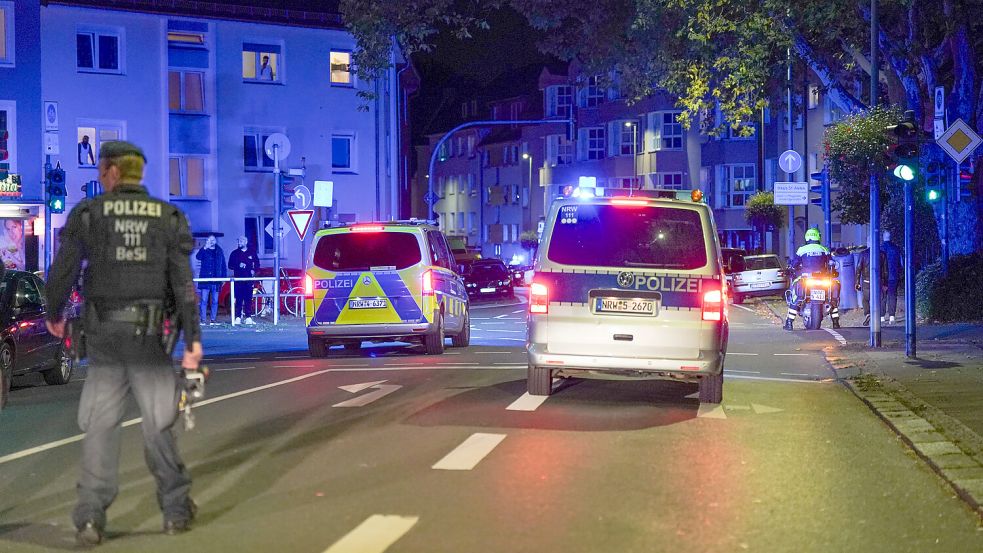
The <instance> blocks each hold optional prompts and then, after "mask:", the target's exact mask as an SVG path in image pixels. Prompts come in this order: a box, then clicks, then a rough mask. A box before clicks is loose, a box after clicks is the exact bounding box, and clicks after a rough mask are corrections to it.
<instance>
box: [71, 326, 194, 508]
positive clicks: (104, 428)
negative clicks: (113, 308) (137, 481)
mask: <svg viewBox="0 0 983 553" xmlns="http://www.w3.org/2000/svg"><path fill="white" fill-rule="evenodd" d="M89 319H90V318H89V317H87V320H86V333H87V335H86V339H87V344H86V347H87V350H88V355H89V370H88V375H87V376H86V380H85V385H84V386H83V388H82V399H81V403H80V404H79V415H78V423H79V427H80V428H81V429H82V431H83V432H85V438H84V439H83V440H82V474H81V477H80V479H79V482H78V493H79V502H78V505H77V506H76V508H75V512H74V514H73V517H72V518H73V520H74V522H75V524H76V526H77V527H81V526H82V525H84V524H85V522H87V521H94V522H95V523H96V524H97V525H98V526H100V527H104V526H105V523H106V509H107V508H108V507H109V506H110V505H111V504H112V502H113V500H114V499H115V498H116V494H117V492H118V491H119V477H118V468H119V467H118V464H119V455H120V434H121V423H122V422H123V416H124V411H125V407H126V403H127V402H126V396H127V394H128V393H129V392H132V394H133V397H134V398H135V399H136V402H137V405H138V407H139V408H140V415H141V417H142V418H143V421H142V429H143V443H144V456H145V459H146V462H147V467H148V468H149V469H150V472H151V473H152V474H153V476H154V479H155V480H156V481H157V501H158V503H159V504H160V508H161V511H162V512H163V514H164V520H171V521H182V520H188V519H189V518H190V512H189V505H188V492H189V491H190V489H191V476H190V475H189V474H188V471H187V469H186V468H185V466H184V463H183V462H182V461H181V458H180V456H179V455H178V450H177V442H176V439H175V436H174V431H173V426H174V423H175V421H176V420H177V416H178V411H177V401H178V387H177V375H176V373H175V371H174V369H173V366H172V362H171V358H170V357H169V356H168V355H167V354H166V353H165V352H164V349H163V346H162V345H161V344H160V339H159V337H157V336H152V335H151V336H146V337H142V336H135V335H134V331H133V325H132V324H127V323H115V322H110V323H98V324H91V323H90V320H89Z"/></svg>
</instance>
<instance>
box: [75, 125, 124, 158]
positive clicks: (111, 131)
mask: <svg viewBox="0 0 983 553" xmlns="http://www.w3.org/2000/svg"><path fill="white" fill-rule="evenodd" d="M123 138H124V137H123V125H122V124H121V123H92V124H87V125H82V126H79V127H78V128H77V129H76V139H77V140H78V143H77V145H76V152H77V154H78V166H79V167H95V166H96V165H97V164H98V163H99V148H100V147H101V146H102V144H103V142H112V141H114V140H123Z"/></svg>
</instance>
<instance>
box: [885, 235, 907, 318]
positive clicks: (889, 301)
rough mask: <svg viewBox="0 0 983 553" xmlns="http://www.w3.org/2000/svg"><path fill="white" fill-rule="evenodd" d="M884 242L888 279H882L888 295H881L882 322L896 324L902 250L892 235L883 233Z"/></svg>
mask: <svg viewBox="0 0 983 553" xmlns="http://www.w3.org/2000/svg"><path fill="white" fill-rule="evenodd" d="M881 236H883V238H884V241H883V242H882V243H881V251H882V252H884V261H885V263H884V270H883V273H884V275H885V276H886V277H887V278H885V279H882V281H881V282H885V283H886V286H885V290H886V292H887V293H886V294H882V295H881V322H882V323H885V322H886V323H888V324H894V321H895V319H894V314H895V313H897V311H898V284H900V282H901V266H902V260H901V250H900V249H899V248H898V246H897V245H895V244H894V242H891V233H890V232H888V231H886V230H885V231H884V232H883V233H882V235H881Z"/></svg>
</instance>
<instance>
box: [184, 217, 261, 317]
mask: <svg viewBox="0 0 983 553" xmlns="http://www.w3.org/2000/svg"><path fill="white" fill-rule="evenodd" d="M195 259H197V260H198V261H199V262H200V263H201V267H200V269H199V270H198V278H203V279H204V278H222V279H224V278H228V270H231V271H232V276H233V277H234V278H252V277H254V276H256V271H257V270H259V256H258V255H256V252H255V251H254V250H252V249H251V248H249V239H247V238H246V237H245V236H240V237H239V239H238V240H237V241H236V249H235V250H233V251H232V253H230V254H229V259H228V263H226V260H225V253H224V252H223V251H222V247H221V246H219V244H218V238H217V237H216V236H215V235H214V234H211V235H209V236H208V238H207V239H206V240H205V245H204V246H202V247H201V249H199V250H198V253H196V254H195ZM254 284H255V282H254V281H251V280H247V281H236V282H233V290H234V292H235V306H234V308H235V312H234V313H233V314H232V318H233V321H234V323H235V324H247V325H252V324H256V321H254V320H253V317H252V315H253V313H252V306H253V302H252V299H253V297H252V296H253V294H252V291H253V285H254ZM222 285H223V283H222V282H219V281H203V282H199V283H198V295H199V296H200V297H201V300H200V301H201V303H200V306H199V310H200V315H201V324H216V323H217V319H218V297H219V293H220V292H221V290H222ZM209 300H210V301H209ZM209 304H211V309H210V313H209V309H207V308H208V307H209ZM209 314H210V315H211V318H208V317H207V315H209Z"/></svg>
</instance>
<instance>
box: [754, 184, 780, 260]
mask: <svg viewBox="0 0 983 553" xmlns="http://www.w3.org/2000/svg"><path fill="white" fill-rule="evenodd" d="M744 220H745V221H747V223H748V224H749V225H751V228H753V229H755V230H756V231H758V232H759V236H761V237H762V238H764V235H765V232H767V231H768V229H769V228H771V229H775V230H777V229H779V228H781V227H783V226H785V209H783V208H782V206H779V205H775V195H774V194H772V193H771V192H758V193H756V194H755V195H753V196H751V197H750V198H748V201H747V204H745V205H744ZM758 249H759V250H763V249H764V244H761V245H759V248H758Z"/></svg>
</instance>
